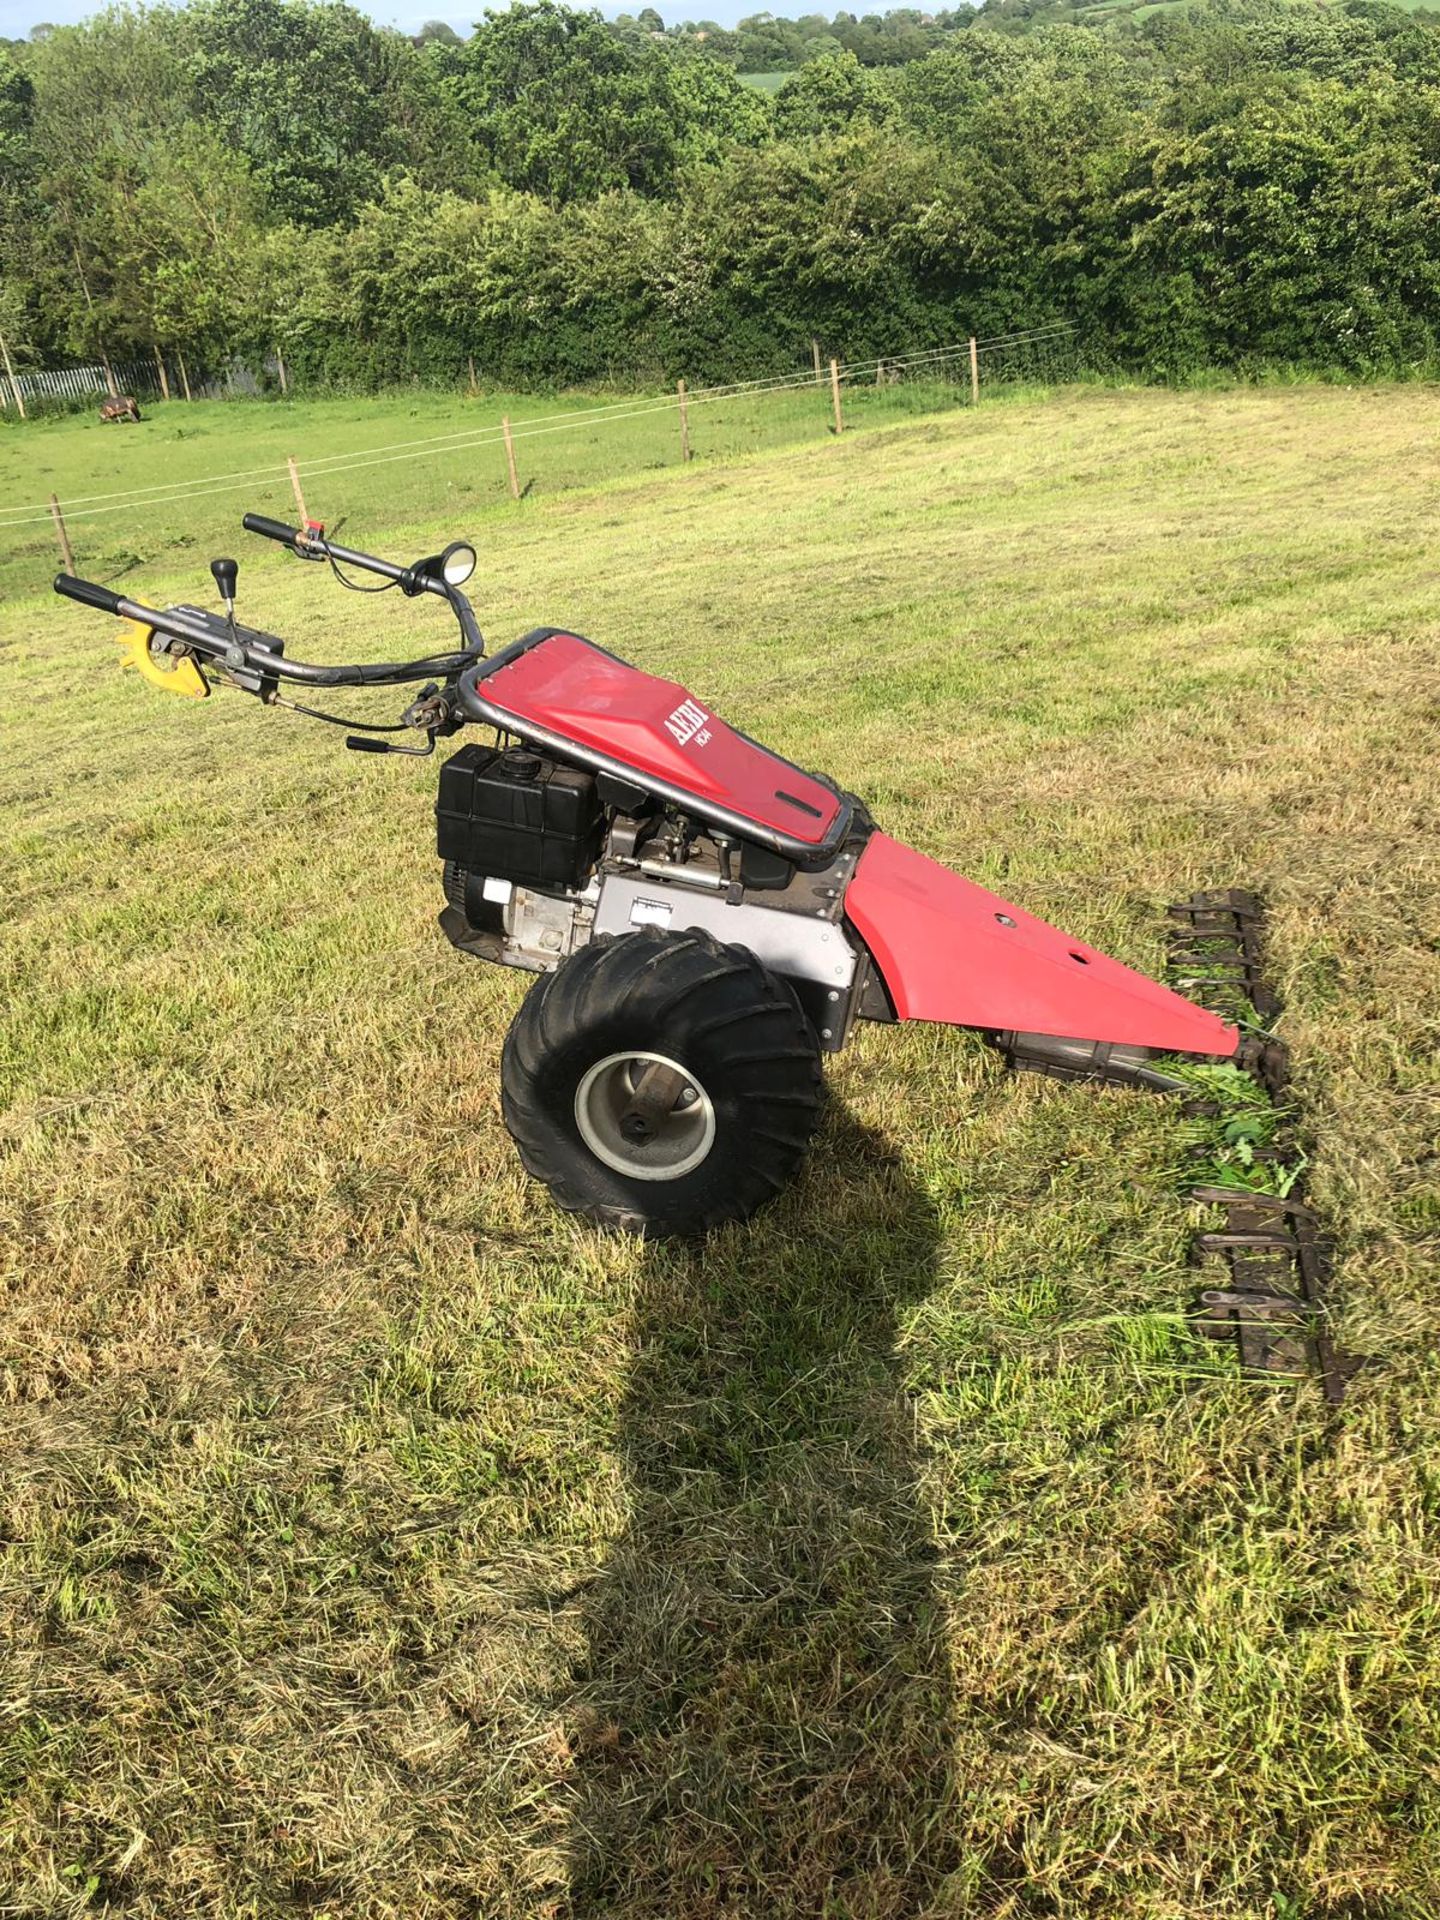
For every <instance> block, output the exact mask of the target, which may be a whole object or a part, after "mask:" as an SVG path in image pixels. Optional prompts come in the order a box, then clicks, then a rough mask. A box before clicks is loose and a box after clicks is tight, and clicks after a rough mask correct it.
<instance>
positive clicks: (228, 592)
mask: <svg viewBox="0 0 1440 1920" xmlns="http://www.w3.org/2000/svg"><path fill="white" fill-rule="evenodd" d="M210 572H211V574H212V575H213V576H214V580H215V584H216V586H217V587H218V588H219V589H220V598H221V599H222V600H223V601H224V602H225V612H226V615H227V617H228V619H229V621H230V631H231V633H234V631H235V582H236V580H237V579H238V578H239V575H240V563H239V562H238V561H237V560H226V559H221V560H212V561H211V562H210Z"/></svg>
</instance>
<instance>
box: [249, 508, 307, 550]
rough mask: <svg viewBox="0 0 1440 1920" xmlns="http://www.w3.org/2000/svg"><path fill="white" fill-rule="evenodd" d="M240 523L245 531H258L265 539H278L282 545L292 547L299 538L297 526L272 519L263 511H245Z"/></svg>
mask: <svg viewBox="0 0 1440 1920" xmlns="http://www.w3.org/2000/svg"><path fill="white" fill-rule="evenodd" d="M240 524H241V526H242V527H244V529H245V531H246V532H247V533H258V534H259V535H260V536H261V537H262V539H265V540H278V541H279V542H280V544H281V546H282V547H293V546H294V544H295V542H296V541H297V540H298V539H299V538H300V529H299V528H298V527H287V526H286V524H285V522H284V521H283V520H272V519H270V518H269V516H268V515H266V514H263V513H247V514H246V516H245V518H244V519H243V520H242V521H241V522H240Z"/></svg>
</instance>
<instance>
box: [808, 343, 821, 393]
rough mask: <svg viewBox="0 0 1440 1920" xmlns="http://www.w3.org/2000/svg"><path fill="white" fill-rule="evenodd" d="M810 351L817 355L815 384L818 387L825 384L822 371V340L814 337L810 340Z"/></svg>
mask: <svg viewBox="0 0 1440 1920" xmlns="http://www.w3.org/2000/svg"><path fill="white" fill-rule="evenodd" d="M810 351H811V353H813V354H814V356H815V384H816V386H817V387H818V386H823V384H824V375H823V374H822V373H821V371H820V342H819V341H818V340H816V339H814V338H813V337H812V338H811V341H810Z"/></svg>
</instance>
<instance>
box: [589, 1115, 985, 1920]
mask: <svg viewBox="0 0 1440 1920" xmlns="http://www.w3.org/2000/svg"><path fill="white" fill-rule="evenodd" d="M936 1245H937V1228H936V1223H935V1218H934V1214H933V1210H932V1208H931V1205H930V1202H929V1201H928V1199H927V1198H926V1196H925V1195H924V1194H923V1193H921V1192H920V1191H918V1190H917V1189H916V1187H915V1186H914V1185H913V1184H912V1183H911V1182H910V1180H909V1179H908V1177H907V1175H906V1173H905V1172H904V1170H903V1169H902V1167H901V1166H900V1164H899V1163H898V1162H897V1161H896V1160H895V1158H894V1157H893V1155H891V1154H889V1153H888V1152H887V1151H886V1149H885V1148H884V1146H883V1145H882V1144H881V1142H880V1141H879V1139H878V1138H877V1137H876V1136H874V1135H872V1134H869V1133H867V1132H865V1131H864V1130H862V1129H861V1128H860V1127H859V1126H858V1125H857V1124H856V1123H855V1122H854V1121H853V1120H851V1119H849V1118H848V1117H846V1116H845V1115H844V1114H842V1113H839V1112H837V1111H836V1110H835V1109H834V1108H832V1110H831V1114H830V1118H829V1122H828V1125H827V1127H826V1130H825V1133H824V1136H823V1138H822V1139H821V1141H820V1142H819V1143H818V1151H817V1154H816V1158H815V1165H814V1167H813V1169H812V1172H811V1175H810V1177H809V1179H808V1180H807V1181H806V1182H805V1183H804V1185H803V1187H802V1189H801V1191H800V1193H799V1194H798V1195H797V1196H796V1197H795V1199H794V1201H792V1202H791V1203H789V1204H787V1205H785V1206H784V1207H783V1208H782V1209H780V1210H777V1212H776V1213H775V1214H772V1215H768V1216H766V1217H765V1218H764V1220H763V1221H762V1222H761V1223H757V1226H756V1228H755V1229H754V1230H752V1231H751V1232H749V1233H736V1234H734V1235H731V1236H725V1237H723V1239H722V1240H721V1241H720V1242H718V1243H716V1244H715V1245H712V1246H710V1247H702V1248H698V1249H693V1250H680V1251H676V1250H674V1249H666V1248H657V1249H653V1250H650V1252H649V1253H648V1254H647V1257H646V1263H645V1268H644V1275H643V1279H642V1283H641V1295H640V1298H639V1300H638V1302H637V1310H636V1322H635V1359H634V1365H633V1370H632V1374H631V1379H630V1386H629V1391H628V1395H627V1400H626V1405H625V1409H624V1417H623V1425H622V1446H623V1448H624V1452H625V1459H626V1465H627V1469H628V1473H629V1478H630V1483H631V1491H632V1515H633V1517H632V1521H631V1525H630V1528H629V1531H628V1532H627V1534H626V1535H625V1537H624V1538H623V1539H622V1540H621V1541H620V1542H619V1543H618V1544H617V1545H616V1547H615V1549H614V1551H613V1553H612V1554H611V1556H610V1558H609V1560H608V1561H607V1564H606V1568H605V1571H604V1573H603V1574H602V1576H601V1578H600V1580H599V1581H598V1583H597V1584H596V1586H595V1587H594V1588H593V1589H592V1590H591V1592H590V1594H589V1596H588V1598H587V1602H586V1621H585V1625H586V1639H587V1646H588V1658H587V1660H586V1661H585V1663H584V1665H583V1667H582V1669H581V1671H580V1672H579V1673H578V1674H577V1677H576V1691H575V1695H574V1697H573V1698H572V1700H571V1702H570V1708H569V1713H568V1715H567V1718H568V1720H569V1722H570V1725H571V1726H572V1728H573V1729H574V1733H573V1736H572V1738H573V1744H574V1747H575V1749H576V1752H577V1766H576V1770H575V1774H574V1776H573V1779H574V1784H575V1789H576V1793H577V1799H576V1802H575V1805H574V1808H573V1820H572V1826H571V1895H570V1903H569V1911H570V1912H571V1913H572V1914H574V1915H576V1916H582V1915H583V1916H595V1915H600V1914H606V1915H616V1916H619V1915H624V1916H627V1920H638V1917H639V1916H642V1915H643V1916H647V1920H648V1917H649V1916H654V1917H655V1920H659V1916H662V1915H663V1916H665V1920H691V1916H700V1915H704V1916H710V1915H718V1914H730V1913H734V1914H746V1915H751V1914H754V1915H759V1914H762V1913H763V1914H765V1915H767V1916H769V1915H776V1916H779V1915H801V1914H805V1915H810V1914H813V1915H816V1916H819V1915H822V1914H823V1915H832V1914H843V1915H845V1916H846V1917H847V1920H892V1917H893V1920H899V1916H901V1915H905V1916H914V1915H916V1914H918V1913H919V1912H920V1911H921V1909H922V1908H923V1906H924V1904H925V1901H926V1896H927V1894H928V1893H930V1892H931V1891H932V1890H933V1889H934V1888H935V1886H936V1885H937V1883H938V1881H939V1880H940V1879H941V1878H942V1876H943V1874H944V1871H945V1868H946V1865H947V1864H949V1863H948V1862H947V1861H946V1860H945V1859H944V1858H943V1854H944V1851H945V1843H944V1835H945V1834H946V1833H947V1832H950V1831H953V1823H952V1822H951V1821H950V1820H949V1818H948V1817H947V1807H948V1801H949V1797H950V1794H951V1791H952V1786H951V1769H950V1729H951V1714H950V1697H949V1696H950V1689H949V1680H948V1671H947V1664H946V1658H945V1651H944V1646H943V1641H942V1631H941V1617H940V1608H939V1605H938V1604H937V1600H936V1596H935V1593H934V1586H933V1582H934V1574H935V1558H936V1555H935V1549H934V1547H933V1544H932V1540H931V1534H930V1527H929V1524H928V1521H927V1517H926V1515H925V1513H924V1511H923V1507H922V1501H921V1486H920V1482H921V1475H922V1470H923V1462H922V1460H921V1459H920V1457H919V1455H918V1451H917V1442H916V1436H915V1423H914V1419H913V1414H912V1410H911V1407H910V1404H909V1402H908V1400H907V1398H906V1396H905V1393H904V1391H903V1389H902V1385H901V1380H900V1375H899V1366H898V1362H897V1359H896V1356H895V1346H896V1335H897V1326H898V1321H899V1316H900V1314H901V1312H902V1310H903V1309H904V1308H905V1307H906V1306H907V1305H908V1304H910V1303H912V1302H914V1301H916V1300H918V1299H919V1298H921V1297H922V1296H923V1295H925V1293H926V1292H927V1291H928V1290H929V1289H930V1288H931V1286H932V1284H933V1281H934V1275H935V1261H936Z"/></svg>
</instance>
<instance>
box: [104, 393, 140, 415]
mask: <svg viewBox="0 0 1440 1920" xmlns="http://www.w3.org/2000/svg"><path fill="white" fill-rule="evenodd" d="M100 418H101V419H102V420H138V419H139V418H140V402H139V401H138V400H137V399H136V398H135V396H134V394H133V393H112V394H111V396H110V398H109V399H108V400H102V401H101V403H100Z"/></svg>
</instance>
